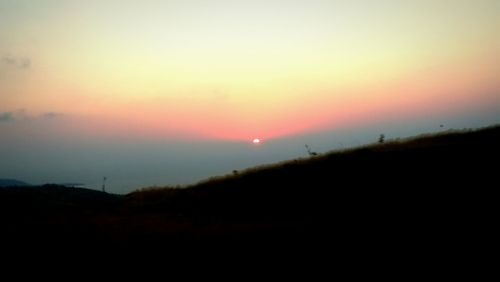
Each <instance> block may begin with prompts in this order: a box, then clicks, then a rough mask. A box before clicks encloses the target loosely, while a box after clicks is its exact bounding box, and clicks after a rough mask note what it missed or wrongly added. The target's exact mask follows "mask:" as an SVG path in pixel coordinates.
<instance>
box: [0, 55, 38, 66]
mask: <svg viewBox="0 0 500 282" xmlns="http://www.w3.org/2000/svg"><path fill="white" fill-rule="evenodd" d="M0 62H1V64H2V65H4V66H7V67H12V68H17V69H29V68H30V67H31V59H30V58H26V57H14V56H11V55H7V56H3V57H2V59H1V60H0Z"/></svg>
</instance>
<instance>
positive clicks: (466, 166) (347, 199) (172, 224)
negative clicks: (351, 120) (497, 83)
mask: <svg viewBox="0 0 500 282" xmlns="http://www.w3.org/2000/svg"><path fill="white" fill-rule="evenodd" d="M499 144H500V127H491V128H486V129H482V130H478V131H467V132H449V133H443V134H440V135H434V136H423V137H417V138H414V139H411V140H405V141H397V142H396V141H394V142H390V141H389V142H387V143H384V144H376V145H372V146H366V147H362V148H357V149H352V150H347V151H343V152H332V153H330V154H324V155H320V156H317V157H313V158H309V159H299V160H292V161H288V162H284V163H281V164H277V165H272V166H265V167H261V168H254V169H250V170H247V171H243V172H239V173H238V174H235V175H230V176H227V177H221V178H214V179H211V180H208V181H205V182H202V183H199V184H197V185H193V186H191V187H187V188H183V189H173V188H163V189H146V190H142V191H137V192H134V193H130V194H128V195H125V196H117V195H110V194H106V193H102V192H97V191H92V190H87V189H78V188H67V187H60V186H45V187H24V188H21V187H12V188H2V189H0V220H1V221H2V223H1V225H2V226H3V232H2V235H1V236H2V237H4V239H6V240H9V242H14V243H13V244H12V245H11V246H15V247H16V248H26V249H28V250H32V249H37V248H44V249H50V250H52V251H54V250H59V251H62V252H78V251H89V252H92V251H97V250H101V251H102V250H106V251H105V252H109V253H113V254H116V252H117V251H118V252H123V253H128V254H131V253H136V252H141V253H144V252H145V253H148V252H156V253H162V252H169V253H172V252H174V251H181V252H185V251H186V250H188V249H190V250H196V251H200V250H204V249H211V250H214V249H217V250H218V251H220V250H221V248H228V247H229V249H232V250H233V251H235V252H239V251H245V250H246V251H249V250H255V249H257V250H259V249H260V250H262V249H263V248H267V247H266V246H268V247H269V246H272V249H276V248H278V249H281V250H288V251H291V250H323V249H324V250H332V249H335V250H336V252H337V253H342V254H344V255H348V254H351V255H352V254H353V253H358V252H364V253H371V254H374V253H379V254H380V253H384V254H387V253H390V254H392V255H395V256H396V255H398V254H399V255H401V254H402V253H425V252H431V251H432V252H435V251H439V252H446V253H448V254H455V253H457V254H458V252H462V251H466V248H467V245H466V244H463V240H464V239H466V237H467V236H472V235H473V232H472V231H474V232H482V231H484V230H485V225H484V221H486V219H487V218H489V217H491V211H489V210H488V209H491V206H490V205H487V204H485V203H486V202H488V200H489V199H492V198H491V196H488V195H491V194H492V192H491V191H492V189H495V188H494V187H496V186H497V185H496V183H497V182H498V181H497V179H498V172H497V170H498V168H497V165H496V163H497V162H498V160H499V159H500V158H499V157H500V148H499ZM478 244H480V242H478ZM457 245H460V246H461V247H460V248H458V249H457ZM291 246H293V248H291Z"/></svg>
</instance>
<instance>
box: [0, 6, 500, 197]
mask: <svg viewBox="0 0 500 282" xmlns="http://www.w3.org/2000/svg"><path fill="white" fill-rule="evenodd" d="M499 27H500V1H498V0H475V1H472V0H454V1H452V0H441V1H434V0H420V1H417V0H412V1H410V0H409V1H399V0H377V1H375V0H374V1H370V0H364V1H362V0H349V1H348V0H328V1H327V0H288V1H280V0H265V1H264V0H253V1H240V0H164V1H159V0H140V1H139V0H137V1H132V0H130V1H127V0H107V1H106V0H101V1H97V0H88V1H76V0H74V1H72V0H37V1H31V0H29V1H28V0H0V178H17V179H20V180H24V181H27V182H31V183H35V184H40V183H65V182H80V183H85V184H86V185H87V187H90V188H94V189H99V187H100V183H101V182H102V178H103V177H104V176H106V177H107V178H108V190H110V191H111V192H115V193H127V192H130V191H132V190H134V189H137V188H140V187H144V186H151V185H185V184H190V183H195V182H197V181H200V180H202V179H205V178H208V177H211V176H215V175H223V174H227V173H230V172H231V171H232V170H234V169H244V168H246V167H250V166H255V165H262V164H266V163H272V162H277V161H283V160H287V159H293V158H299V157H305V156H307V151H306V150H305V148H304V144H309V146H310V147H311V148H312V149H313V150H315V151H318V152H326V151H330V150H334V149H342V148H346V147H352V146H358V145H361V144H366V143H370V142H373V141H375V140H377V136H378V135H379V134H381V133H384V134H385V135H386V136H387V138H397V137H405V136H411V135H415V134H420V133H424V132H435V131H439V130H446V129H450V128H475V127H481V126H488V125H491V124H497V123H500V32H499ZM441 124H443V125H444V127H440V125H441ZM255 138H259V139H261V141H262V142H261V143H260V144H258V145H255V144H253V143H252V140H253V139H255Z"/></svg>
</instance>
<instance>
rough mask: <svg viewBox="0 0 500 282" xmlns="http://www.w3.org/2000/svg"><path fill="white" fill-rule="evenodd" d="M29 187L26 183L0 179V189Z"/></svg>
mask: <svg viewBox="0 0 500 282" xmlns="http://www.w3.org/2000/svg"><path fill="white" fill-rule="evenodd" d="M12 186H30V185H29V184H28V183H26V182H23V181H20V180H17V179H0V187H12Z"/></svg>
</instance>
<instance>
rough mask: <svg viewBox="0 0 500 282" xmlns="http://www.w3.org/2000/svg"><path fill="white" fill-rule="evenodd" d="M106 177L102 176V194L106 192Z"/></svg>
mask: <svg viewBox="0 0 500 282" xmlns="http://www.w3.org/2000/svg"><path fill="white" fill-rule="evenodd" d="M106 179H107V178H106V176H104V178H103V179H102V191H103V192H106Z"/></svg>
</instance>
